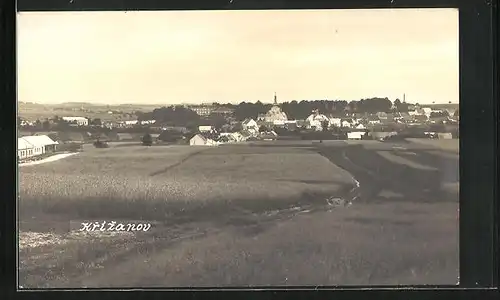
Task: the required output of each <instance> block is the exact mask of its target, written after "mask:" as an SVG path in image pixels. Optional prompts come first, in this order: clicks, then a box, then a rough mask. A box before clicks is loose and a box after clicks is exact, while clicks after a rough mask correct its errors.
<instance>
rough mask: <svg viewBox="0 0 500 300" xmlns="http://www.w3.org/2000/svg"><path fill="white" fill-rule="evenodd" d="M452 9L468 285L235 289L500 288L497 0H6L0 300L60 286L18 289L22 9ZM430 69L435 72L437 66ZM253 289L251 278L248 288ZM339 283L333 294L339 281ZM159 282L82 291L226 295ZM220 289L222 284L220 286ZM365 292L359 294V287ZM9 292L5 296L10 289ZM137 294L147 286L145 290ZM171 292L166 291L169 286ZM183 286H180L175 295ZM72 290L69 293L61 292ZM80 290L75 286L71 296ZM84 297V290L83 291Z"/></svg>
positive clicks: (478, 291) (411, 292)
mask: <svg viewBox="0 0 500 300" xmlns="http://www.w3.org/2000/svg"><path fill="white" fill-rule="evenodd" d="M410 7H411V8H446V7H453V8H458V9H459V21H460V28H459V31H460V111H461V119H460V132H461V136H460V182H461V185H460V285H459V286H457V287H455V286H448V287H445V288H443V289H441V288H439V289H436V288H438V287H433V286H420V287H413V288H409V287H408V288H396V287H395V288H387V287H384V288H377V287H374V286H367V287H363V288H362V289H353V288H348V289H347V288H346V289H344V288H335V289H334V288H328V287H316V288H312V287H297V288H289V287H287V288H286V289H287V290H286V291H285V290H284V289H285V288H283V289H278V288H275V289H264V288H262V289H259V290H258V291H257V290H252V292H245V291H242V290H241V291H236V290H231V291H229V292H227V295H228V297H230V298H234V297H256V298H263V297H266V298H269V297H304V298H310V297H316V298H317V297H328V296H330V297H332V296H333V297H341V298H346V297H353V296H355V295H357V296H358V297H359V296H361V297H363V296H366V297H367V298H372V297H375V298H383V299H388V298H396V297H397V298H403V299H406V298H408V297H410V298H411V297H415V298H420V297H422V298H432V297H436V298H442V297H446V298H449V297H453V298H463V299H472V298H481V299H486V298H490V297H492V298H493V297H494V298H496V297H495V296H498V295H499V293H498V290H496V289H494V288H496V287H498V275H499V268H498V264H499V261H498V258H497V255H498V220H497V214H498V205H497V197H498V195H497V189H496V186H497V170H498V165H497V159H496V156H497V155H496V147H497V145H498V142H497V138H496V137H497V135H498V133H497V128H498V126H497V125H498V98H499V94H498V87H497V86H498V83H499V82H500V78H499V77H498V69H497V68H498V47H497V43H498V17H497V16H498V0H435V1H430V0H421V1H418V0H411V1H410V0H408V1H403V0H401V1H398V0H392V1H391V0H385V1H382V0H359V1H355V0H351V1H349V0H330V1H327V0H310V1H308V0H288V1H287V0H267V1H266V0H233V1H230V0H198V1H194V0H165V1H162V0H156V1H155V0H73V1H71V0H19V1H18V3H17V7H16V3H14V0H4V1H3V2H0V15H1V17H0V21H1V23H0V37H1V42H0V45H2V46H0V51H1V54H0V60H1V63H0V66H1V67H2V69H1V74H2V77H1V81H0V86H1V88H0V91H1V98H0V99H1V100H0V111H1V113H2V117H1V118H0V122H1V126H0V130H1V133H2V135H1V137H2V142H1V147H0V148H1V150H2V151H1V153H2V155H1V158H2V171H3V172H4V173H5V174H4V176H3V182H2V184H0V187H1V188H2V193H1V195H3V196H4V197H3V199H2V201H0V203H1V204H0V205H1V207H2V209H1V210H0V211H1V212H2V213H3V215H2V216H1V217H0V219H1V220H2V222H1V225H2V228H1V231H0V234H1V238H2V243H1V247H0V251H1V252H0V256H1V257H2V258H3V262H2V263H1V264H0V268H1V271H2V274H1V277H0V278H1V279H0V282H1V283H2V285H1V286H2V288H1V290H2V292H1V294H0V298H1V299H13V297H16V298H17V297H21V296H22V297H26V298H28V297H40V296H42V295H46V297H50V298H52V297H54V296H55V295H54V293H56V292H55V291H53V292H25V291H16V290H17V271H16V268H17V254H16V251H17V250H16V249H17V248H16V244H17V233H16V228H17V227H16V225H17V224H16V222H17V220H16V219H17V218H16V216H17V212H16V199H17V188H16V187H17V183H16V181H17V180H16V177H17V165H16V160H15V157H16V155H15V151H16V150H15V146H16V128H15V124H17V122H16V116H17V112H16V111H17V109H16V101H17V100H16V72H15V70H16V58H15V53H16V47H15V32H16V31H15V28H16V27H15V17H16V11H74V10H85V11H97V10H101V11H112V10H119V11H123V10H220V9H225V10H227V9H306V8H308V9H328V8H336V9H355V8H357V9H359V8H410ZM429 76H432V74H430V75H429ZM242 288H244V289H245V290H246V291H250V290H251V289H249V288H248V287H242ZM333 289H334V290H335V291H334V292H333V294H330V293H331V290H333ZM150 290H151V289H147V290H145V291H140V289H137V290H136V291H134V292H130V293H125V294H124V293H121V294H119V295H115V294H116V293H120V292H115V291H106V290H105V289H104V290H88V291H85V292H83V293H82V292H75V297H82V295H85V293H89V296H90V297H95V296H97V297H113V296H114V297H117V298H123V299H124V298H129V297H132V298H134V299H135V298H138V297H154V298H163V297H175V296H177V295H179V296H180V297H189V298H193V297H201V296H212V297H220V296H223V294H212V292H211V291H207V289H191V290H178V291H177V292H172V291H169V292H166V291H164V290H159V289H155V290H153V291H152V292H148V291H150ZM212 290H214V289H212ZM360 292H361V293H360ZM4 293H5V295H4ZM136 293H141V295H138V294H136ZM164 293H167V294H164ZM174 293H175V294H174ZM4 296H5V297H4ZM61 296H62V297H65V295H61ZM72 296H73V295H72ZM83 297H85V296H83Z"/></svg>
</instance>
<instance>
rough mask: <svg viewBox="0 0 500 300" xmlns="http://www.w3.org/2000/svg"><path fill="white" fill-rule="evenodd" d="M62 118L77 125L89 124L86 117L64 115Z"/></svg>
mask: <svg viewBox="0 0 500 300" xmlns="http://www.w3.org/2000/svg"><path fill="white" fill-rule="evenodd" d="M62 119H63V120H64V121H66V122H68V123H70V124H74V125H77V126H88V125H89V120H88V119H87V118H84V117H62Z"/></svg>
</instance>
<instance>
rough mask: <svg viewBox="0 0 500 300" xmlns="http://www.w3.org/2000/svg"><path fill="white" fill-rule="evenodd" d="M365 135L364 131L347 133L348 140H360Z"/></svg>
mask: <svg viewBox="0 0 500 300" xmlns="http://www.w3.org/2000/svg"><path fill="white" fill-rule="evenodd" d="M364 135H365V132H364V131H353V132H348V133H347V139H348V140H361V139H362V138H363V136H364Z"/></svg>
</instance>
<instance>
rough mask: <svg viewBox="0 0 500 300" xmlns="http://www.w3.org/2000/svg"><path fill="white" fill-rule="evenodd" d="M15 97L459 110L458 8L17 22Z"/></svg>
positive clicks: (25, 18)
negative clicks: (449, 105)
mask: <svg viewBox="0 0 500 300" xmlns="http://www.w3.org/2000/svg"><path fill="white" fill-rule="evenodd" d="M17 30H18V35H17V37H18V41H17V42H18V54H17V59H18V99H19V100H20V101H29V102H37V103H61V102H91V103H104V104H120V103H151V104H173V103H201V102H212V101H217V102H221V103H226V102H233V103H235V102H241V101H257V100H260V101H262V102H271V101H272V99H273V94H274V92H276V93H277V95H278V100H279V101H291V100H302V99H330V100H334V99H344V100H359V99H361V98H368V97H374V96H378V97H389V99H391V100H394V99H396V98H400V99H402V97H403V93H406V100H407V101H409V102H419V103H431V102H432V101H436V103H438V102H439V103H442V102H448V101H452V102H454V103H458V97H459V89H458V79H459V78H458V70H459V69H458V61H459V60H458V10H454V9H434V10H429V9H419V10H417V9H405V10H401V9H400V10H293V11H292V10H288V11H286V10H267V11H265V10H263V11H163V12H145V11H144V12H40V13H38V12H37V13H31V12H30V13H19V14H18V25H17Z"/></svg>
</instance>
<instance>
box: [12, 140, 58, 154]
mask: <svg viewBox="0 0 500 300" xmlns="http://www.w3.org/2000/svg"><path fill="white" fill-rule="evenodd" d="M20 140H22V141H20ZM58 144H59V143H58V142H55V141H53V140H52V139H51V138H49V137H48V136H46V135H32V136H24V137H22V138H19V139H18V155H19V154H21V155H19V158H26V157H31V156H36V155H41V154H44V153H47V152H53V151H55V150H56V145H58ZM19 147H21V148H24V149H19ZM19 151H25V152H24V153H23V152H21V153H19Z"/></svg>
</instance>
